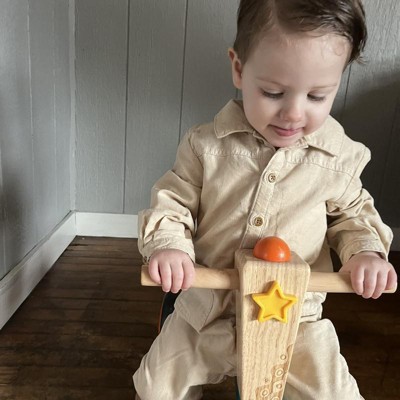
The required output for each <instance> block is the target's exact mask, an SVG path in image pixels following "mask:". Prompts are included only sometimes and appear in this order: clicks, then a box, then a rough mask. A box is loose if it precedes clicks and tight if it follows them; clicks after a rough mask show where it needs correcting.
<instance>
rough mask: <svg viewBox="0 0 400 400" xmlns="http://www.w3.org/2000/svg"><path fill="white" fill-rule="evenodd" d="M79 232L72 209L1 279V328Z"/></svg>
mask: <svg viewBox="0 0 400 400" xmlns="http://www.w3.org/2000/svg"><path fill="white" fill-rule="evenodd" d="M75 236H76V223H75V214H74V213H70V214H69V215H68V216H67V217H66V218H65V219H64V220H63V221H62V222H61V223H60V224H59V225H58V226H57V227H56V228H55V229H54V230H53V232H52V233H50V234H49V235H48V236H47V237H46V238H44V239H43V240H42V241H41V242H40V243H39V244H38V245H37V246H36V247H35V248H34V249H33V250H32V251H30V252H29V253H28V254H27V255H26V256H25V257H24V259H23V260H22V261H21V262H20V263H19V264H17V265H16V266H15V267H14V268H13V269H12V270H11V271H10V272H9V273H8V274H7V275H6V276H5V277H4V278H3V279H2V280H1V281H0V329H1V328H2V327H3V326H4V324H5V323H6V322H7V321H8V320H9V319H10V318H11V316H12V315H13V314H14V312H15V311H16V310H17V308H18V307H19V306H20V305H21V304H22V302H23V301H24V300H25V299H26V298H27V297H28V296H29V294H30V293H31V291H32V290H33V289H34V287H35V286H36V285H37V284H38V283H39V282H40V280H41V279H42V278H43V277H44V275H45V274H46V272H47V271H48V270H49V269H50V268H51V267H52V266H53V264H54V263H55V262H56V261H57V259H58V258H59V257H60V255H61V254H62V253H63V251H64V250H65V249H66V248H67V247H68V245H69V244H70V243H71V241H72V240H73V239H74V237H75Z"/></svg>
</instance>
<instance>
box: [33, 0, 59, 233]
mask: <svg viewBox="0 0 400 400" xmlns="http://www.w3.org/2000/svg"><path fill="white" fill-rule="evenodd" d="M29 9H30V12H29V30H30V54H31V90H32V128H33V154H34V159H33V173H34V183H35V186H34V207H35V218H36V221H37V222H36V227H37V236H38V239H39V240H40V239H41V238H43V237H44V236H45V235H46V234H47V233H48V232H50V230H51V229H52V228H53V227H54V226H55V225H56V223H57V222H58V221H57V169H56V165H57V163H56V137H55V110H54V104H55V98H54V86H55V81H54V65H53V54H54V31H53V18H54V1H53V0H41V1H36V0H30V1H29Z"/></svg>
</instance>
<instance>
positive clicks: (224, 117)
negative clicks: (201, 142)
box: [214, 100, 343, 156]
mask: <svg viewBox="0 0 400 400" xmlns="http://www.w3.org/2000/svg"><path fill="white" fill-rule="evenodd" d="M214 130H215V135H216V137H217V138H223V137H225V136H228V135H230V134H232V133H238V132H245V133H250V134H253V135H254V136H256V137H259V138H260V139H263V138H262V136H261V135H260V134H259V133H258V132H257V131H256V130H255V129H254V128H253V127H252V126H251V125H250V124H249V122H248V121H247V119H246V116H245V114H244V110H243V102H242V101H240V100H230V101H229V102H228V104H226V105H225V107H223V108H222V109H221V111H220V112H219V113H218V114H217V115H216V116H215V118H214ZM342 143H343V128H342V126H341V125H340V124H339V123H338V122H337V121H336V120H335V119H334V118H332V117H331V116H330V115H329V116H328V118H327V119H326V121H325V122H324V124H323V125H322V126H321V127H320V128H319V129H317V130H316V131H315V132H313V133H311V134H309V135H306V136H304V137H303V138H301V139H300V140H299V141H298V142H297V143H295V144H294V145H293V146H291V147H295V148H299V147H309V146H311V147H315V148H317V149H320V150H323V151H325V152H327V153H329V154H331V155H333V156H337V155H339V154H340V150H341V147H342Z"/></svg>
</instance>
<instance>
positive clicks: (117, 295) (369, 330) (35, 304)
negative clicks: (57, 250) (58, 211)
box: [0, 237, 400, 400]
mask: <svg viewBox="0 0 400 400" xmlns="http://www.w3.org/2000/svg"><path fill="white" fill-rule="evenodd" d="M391 257H392V262H393V263H394V264H395V265H397V266H400V253H393V254H392V255H391ZM140 265H141V257H140V256H139V253H138V251H137V248H136V241H135V240H133V239H107V238H100V239H99V238H83V237H77V238H76V239H75V240H74V241H73V243H72V244H71V245H70V246H69V248H68V249H67V250H66V251H65V252H64V254H63V255H62V256H61V257H60V259H59V260H58V261H57V263H56V264H55V266H54V267H53V268H52V269H51V270H50V271H49V273H48V274H47V275H46V276H45V278H44V279H43V280H42V281H41V282H40V283H39V285H38V286H37V287H36V288H35V290H34V291H33V292H32V294H31V295H30V296H29V298H28V299H27V300H26V301H25V302H24V304H23V305H22V306H21V307H20V309H19V310H18V311H17V312H16V313H15V315H14V316H13V317H12V318H11V320H10V321H9V322H8V323H7V325H6V326H5V327H4V328H3V330H2V331H1V332H0V399H1V400H11V399H13V400H74V399H84V400H91V399H96V400H125V399H133V398H134V388H133V384H132V379H131V376H132V374H133V372H134V371H135V370H136V368H137V367H138V365H139V361H140V359H141V357H142V356H143V354H144V353H145V352H146V351H147V349H148V348H149V346H150V344H151V342H152V340H153V338H154V337H155V335H156V333H157V328H156V326H157V319H158V312H159V306H160V301H161V298H162V292H161V291H160V290H159V289H158V288H142V287H140V284H139V266H140ZM325 304H326V305H325V317H329V318H331V319H332V320H333V322H334V324H335V326H336V327H337V330H338V334H339V338H340V342H341V346H342V352H343V354H344V356H345V357H346V359H347V361H348V364H349V366H350V370H351V372H352V373H353V375H354V376H355V377H356V379H357V380H358V383H359V386H360V388H361V391H362V393H363V395H364V397H365V398H366V399H367V400H383V399H385V400H398V399H400V387H399V381H400V313H399V309H400V295H399V294H398V293H397V294H395V295H385V296H383V298H381V299H379V300H375V301H374V300H363V299H362V298H360V297H358V296H355V295H348V294H345V295H332V294H331V295H329V297H328V300H327V301H326V303H325ZM317 346H318V344H316V348H317ZM234 398H235V396H234V383H233V381H232V380H227V381H226V382H224V383H223V384H221V385H216V386H207V387H206V389H205V394H204V399H205V400H225V399H226V400H233V399H234ZM155 400H161V399H155ZM321 400H329V399H321ZM343 400H347V399H343Z"/></svg>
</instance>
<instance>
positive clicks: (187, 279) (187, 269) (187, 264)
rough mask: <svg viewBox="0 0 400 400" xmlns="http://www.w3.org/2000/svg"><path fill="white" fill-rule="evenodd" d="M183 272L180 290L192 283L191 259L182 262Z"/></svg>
mask: <svg viewBox="0 0 400 400" xmlns="http://www.w3.org/2000/svg"><path fill="white" fill-rule="evenodd" d="M183 272H184V278H183V282H182V290H187V289H189V288H190V286H192V285H193V281H194V276H195V268H194V265H193V262H192V260H187V261H184V262H183Z"/></svg>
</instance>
